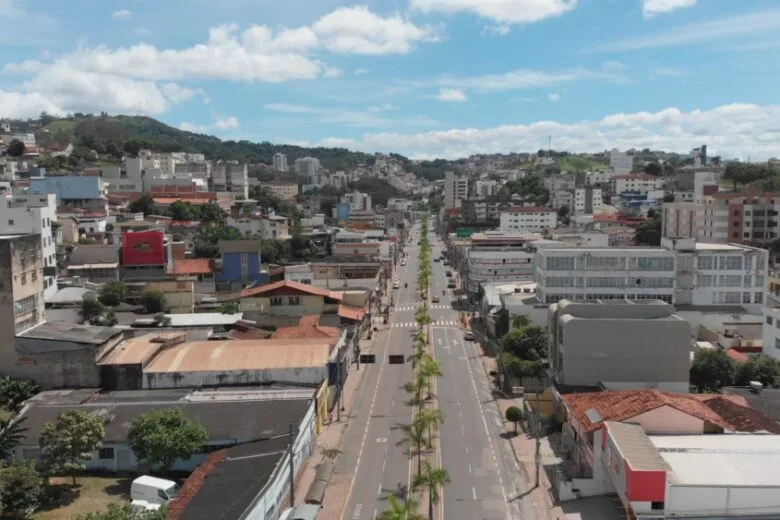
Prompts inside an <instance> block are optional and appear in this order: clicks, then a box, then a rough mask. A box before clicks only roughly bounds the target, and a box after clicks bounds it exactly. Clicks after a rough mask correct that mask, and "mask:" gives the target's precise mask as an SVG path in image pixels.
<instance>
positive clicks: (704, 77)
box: [0, 0, 780, 158]
mask: <svg viewBox="0 0 780 520" xmlns="http://www.w3.org/2000/svg"><path fill="white" fill-rule="evenodd" d="M0 22H1V23H2V26H3V27H4V29H5V31H6V38H5V39H4V44H3V45H2V46H0V67H2V68H0V117H28V116H34V115H37V114H38V113H40V112H41V111H43V110H46V111H48V112H51V113H69V112H86V111H90V112H97V111H106V112H109V113H131V114H135V113H142V114H146V115H150V116H153V117H155V118H158V119H160V120H162V121H164V122H165V123H167V124H170V125H172V126H175V127H179V128H183V129H189V130H192V131H197V132H204V133H209V134H214V135H217V136H219V137H222V138H226V139H249V140H253V141H257V140H269V141H272V142H287V143H300V144H307V145H320V144H322V145H338V146H347V147H349V148H353V149H361V150H366V151H397V152H400V153H404V154H407V155H409V156H413V157H419V158H429V157H458V156H464V155H468V154H471V153H490V152H510V151H532V150H536V149H538V148H539V147H546V145H547V139H548V136H549V137H551V138H552V145H553V147H554V148H556V149H568V150H570V151H575V152H577V151H599V150H603V149H607V148H612V147H618V148H630V147H638V148H645V147H649V148H654V149H655V148H663V149H668V150H674V151H680V152H684V151H687V150H688V149H690V148H692V147H694V146H698V145H700V144H703V143H706V144H708V145H709V148H710V149H711V150H712V153H714V154H721V155H724V156H729V157H731V156H736V157H743V158H746V157H747V156H750V157H752V158H767V157H772V156H780V122H778V121H780V117H778V116H780V106H778V105H777V104H776V103H777V100H776V93H777V92H778V87H779V86H780V81H779V80H780V60H776V59H775V56H776V54H777V52H778V51H779V50H780V31H779V30H778V29H780V2H777V1H774V0H739V1H732V0H368V1H366V2H363V3H359V4H355V3H349V2H343V1H338V0H285V1H284V2H280V1H278V0H223V1H221V2H219V3H214V2H206V1H203V0H163V1H156V2H154V1H151V0H121V1H116V0H104V1H103V2H99V3H98V2H93V1H86V0H72V1H71V2H55V1H54V0H37V1H23V0H0Z"/></svg>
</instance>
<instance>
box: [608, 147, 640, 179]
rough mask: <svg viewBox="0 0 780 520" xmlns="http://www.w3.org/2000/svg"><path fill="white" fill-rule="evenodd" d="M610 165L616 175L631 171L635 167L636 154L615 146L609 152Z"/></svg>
mask: <svg viewBox="0 0 780 520" xmlns="http://www.w3.org/2000/svg"><path fill="white" fill-rule="evenodd" d="M609 167H610V168H612V171H613V172H614V173H615V175H623V174H626V173H631V170H633V169H634V156H633V155H630V154H627V153H623V152H621V151H620V150H618V149H617V148H613V149H612V151H611V152H609Z"/></svg>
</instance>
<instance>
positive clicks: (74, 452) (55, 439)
mask: <svg viewBox="0 0 780 520" xmlns="http://www.w3.org/2000/svg"><path fill="white" fill-rule="evenodd" d="M103 435H104V431H103V420H102V419H100V418H99V417H92V416H91V415H89V414H87V412H84V411H82V410H66V411H64V412H62V413H60V414H59V415H58V416H57V418H56V419H55V420H54V421H52V422H48V423H46V424H45V425H44V426H43V429H42V430H41V437H40V441H39V443H40V446H41V452H42V458H43V463H44V466H45V467H46V468H48V469H49V470H50V471H52V472H54V473H63V474H68V475H71V476H72V477H73V485H76V473H77V472H79V471H83V470H84V461H85V460H87V459H89V458H90V457H91V456H92V453H93V452H94V451H95V450H96V449H97V448H98V447H99V446H100V443H101V441H102V440H103Z"/></svg>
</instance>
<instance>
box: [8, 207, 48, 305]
mask: <svg viewBox="0 0 780 520" xmlns="http://www.w3.org/2000/svg"><path fill="white" fill-rule="evenodd" d="M56 222H57V197H56V195H54V194H48V195H7V196H5V197H0V224H2V229H3V232H4V233H5V234H9V235H16V234H35V235H39V236H40V237H41V254H42V259H43V296H44V298H51V297H52V296H54V294H55V293H56V292H57V243H56V242H57V241H56V237H55V232H54V230H53V227H52V223H56Z"/></svg>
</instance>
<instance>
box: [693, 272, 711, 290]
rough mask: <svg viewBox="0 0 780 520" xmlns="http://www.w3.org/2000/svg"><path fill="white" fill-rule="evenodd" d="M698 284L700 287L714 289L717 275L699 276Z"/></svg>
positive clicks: (697, 277)
mask: <svg viewBox="0 0 780 520" xmlns="http://www.w3.org/2000/svg"><path fill="white" fill-rule="evenodd" d="M696 283H697V285H698V286H699V287H714V286H715V275H714V274H699V275H696Z"/></svg>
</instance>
